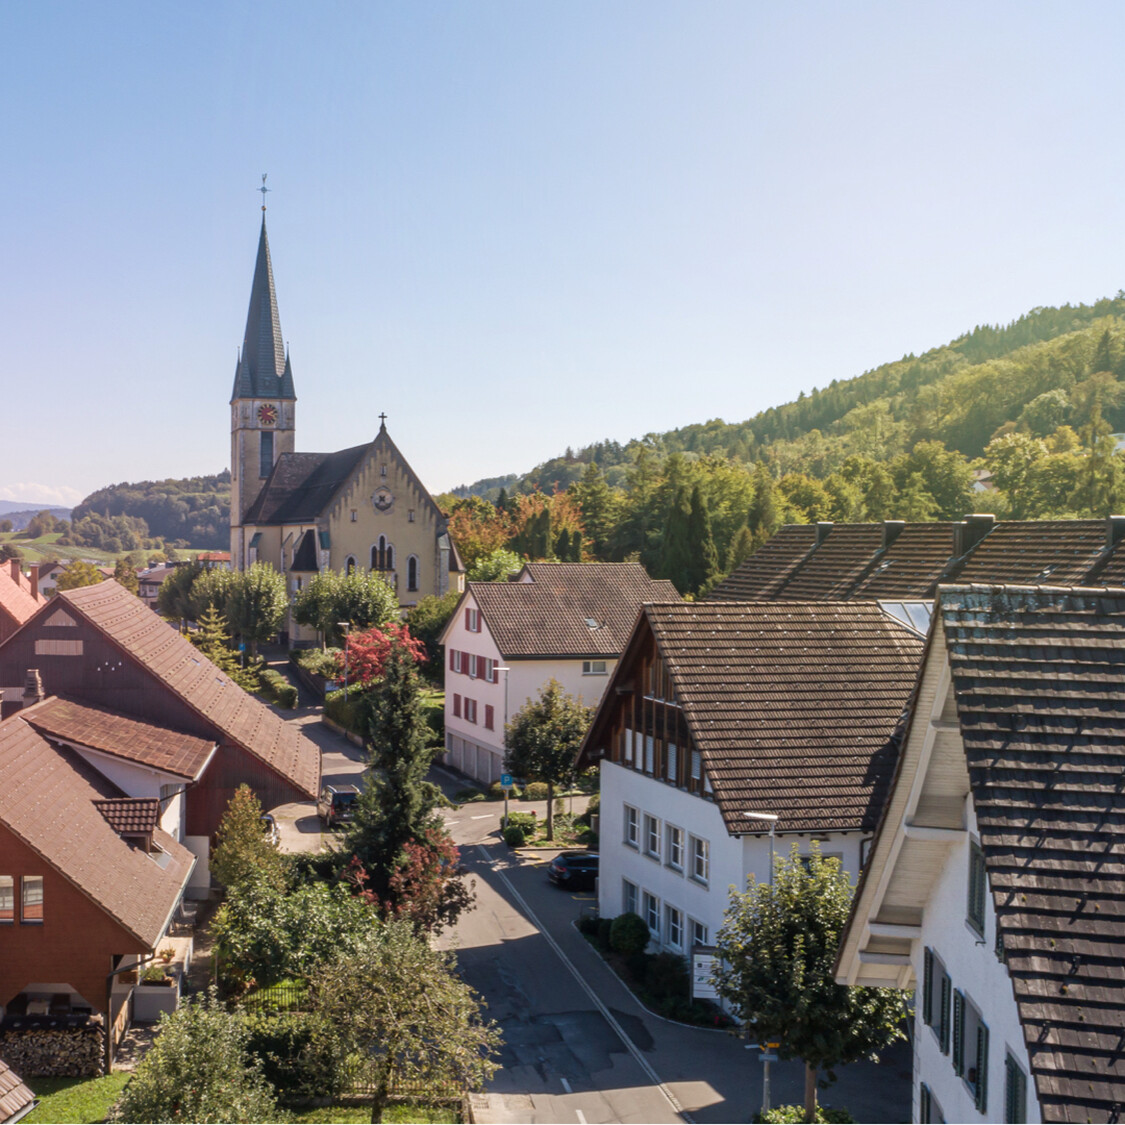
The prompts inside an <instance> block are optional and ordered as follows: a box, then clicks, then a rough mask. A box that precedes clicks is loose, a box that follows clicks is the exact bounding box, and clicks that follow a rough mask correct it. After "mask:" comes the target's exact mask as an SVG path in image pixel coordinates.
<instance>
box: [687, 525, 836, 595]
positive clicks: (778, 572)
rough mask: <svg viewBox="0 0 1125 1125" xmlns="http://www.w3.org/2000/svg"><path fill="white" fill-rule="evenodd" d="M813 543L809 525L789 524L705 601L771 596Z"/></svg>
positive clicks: (813, 536) (731, 574)
mask: <svg viewBox="0 0 1125 1125" xmlns="http://www.w3.org/2000/svg"><path fill="white" fill-rule="evenodd" d="M815 542H816V528H815V527H814V526H813V525H812V524H809V523H791V524H787V525H786V526H785V527H783V528H781V529H780V530H779V531H778V532H777V534H776V535H774V536H773V537H772V538H771V539H769V540H768V541H767V542H766V543H763V544H762V546H761V547H760V548H759V549H758V550H757V551H755V552H754V553H753V554H752V555H751V556H750V557H749V558H748V559H746V560H745V562H743V563H742V564H741V566H738V567H736V568H735V569H734V570H733V571H732V572H731V573H730V574H728V575H727V577H726V578H724V579H723V581H722V582H720V583H719V585H718V586H716V587H715V589H714V590H713V591H712V592H711V593H710V595H709V597H711V598H715V599H718V600H719V601H735V602H743V601H749V600H750V599H752V598H768V597H769V596H770V595H771V594H773V593H775V592H776V591H777V590H778V589H779V588H780V587H781V586H782V585H783V584H784V582H785V580H786V579H787V578H788V577H789V576H790V574H792V572H793V571H794V570H795V569H796V568H797V566H798V565H799V564H800V562H801V560H802V559H803V558H804V557H805V555H807V554H808V553H809V551H810V550H811V549H812V546H813V544H814V543H815Z"/></svg>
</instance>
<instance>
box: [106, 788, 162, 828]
mask: <svg viewBox="0 0 1125 1125" xmlns="http://www.w3.org/2000/svg"><path fill="white" fill-rule="evenodd" d="M94 807H95V808H96V809H97V810H98V812H100V813H101V814H102V816H103V817H105V820H106V823H107V824H108V825H109V826H110V828H112V829H113V830H114V832H116V833H117V834H118V835H119V836H135V835H137V834H138V833H143V834H144V835H149V834H150V833H152V832H154V831H156V829H157V827H158V826H159V823H160V802H159V801H158V800H157V799H156V798H155V797H110V798H107V799H106V800H104V801H95V802H94Z"/></svg>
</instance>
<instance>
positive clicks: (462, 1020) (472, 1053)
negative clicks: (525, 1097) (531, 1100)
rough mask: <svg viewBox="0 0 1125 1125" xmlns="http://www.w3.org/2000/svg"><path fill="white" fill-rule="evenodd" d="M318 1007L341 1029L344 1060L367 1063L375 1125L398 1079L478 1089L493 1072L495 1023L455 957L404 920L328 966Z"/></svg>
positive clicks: (319, 981)
mask: <svg viewBox="0 0 1125 1125" xmlns="http://www.w3.org/2000/svg"><path fill="white" fill-rule="evenodd" d="M314 1003H315V1007H316V1011H317V1013H318V1014H319V1015H320V1016H322V1017H323V1018H324V1021H325V1024H326V1025H327V1026H329V1027H332V1028H335V1030H336V1035H337V1043H338V1048H337V1049H338V1052H339V1056H340V1057H341V1058H344V1057H348V1056H355V1055H360V1056H362V1057H364V1058H366V1059H367V1060H368V1065H369V1068H370V1075H371V1078H372V1080H373V1085H374V1099H373V1102H372V1106H371V1120H372V1121H376V1122H379V1121H382V1120H383V1111H384V1109H385V1107H386V1104H387V1099H388V1097H389V1095H390V1092H391V1084H392V1082H393V1081H394V1080H395V1079H398V1080H399V1081H401V1082H402V1083H403V1084H426V1085H439V1084H448V1085H450V1086H453V1087H454V1088H457V1089H469V1090H476V1089H480V1088H481V1087H482V1086H483V1085H484V1083H485V1082H486V1081H487V1080H488V1079H489V1078H490V1077H491V1076H492V1075H493V1073H494V1072H495V1071H496V1063H494V1062H493V1061H492V1060H493V1056H494V1055H495V1054H496V1051H497V1049H498V1047H499V1046H500V1041H501V1040H500V1032H499V1030H498V1029H497V1027H496V1025H495V1023H493V1022H492V1021H491V1020H486V1019H485V1018H484V1016H483V1014H482V1004H481V1001H480V999H479V998H478V996H477V994H476V993H475V992H474V991H473V989H472V988H470V987H469V986H468V985H467V984H465V982H464V981H462V980H461V978H460V977H459V976H458V975H457V970H456V962H455V960H454V958H453V955H452V954H451V953H444V952H440V951H438V950H436V949H433V948H431V946H430V944H429V942H428V941H427V940H426V939H425V937H423V936H421V935H419V934H417V933H416V932H415V930H414V928H413V927H412V926H411V925H409V924H408V923H407V922H387V923H385V924H384V925H382V926H380V927H379V928H378V929H377V930H376V931H375V932H373V933H372V935H371V937H370V939H369V940H368V942H367V943H366V945H365V947H364V948H363V949H362V950H361V951H360V952H359V953H358V954H357V955H354V956H345V957H341V958H338V959H337V960H335V961H333V962H331V963H330V964H328V965H326V966H325V967H324V968H323V969H322V970H321V972H320V973H319V974H318V976H317V978H316V980H315V981H314Z"/></svg>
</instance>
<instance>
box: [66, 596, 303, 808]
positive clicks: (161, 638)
mask: <svg viewBox="0 0 1125 1125" xmlns="http://www.w3.org/2000/svg"><path fill="white" fill-rule="evenodd" d="M53 600H55V601H59V602H65V603H66V604H67V605H69V606H70V607H71V608H72V609H74V610H75V611H77V612H78V613H79V614H80V615H81V616H82V617H83V618H85V619H86V620H87V621H88V622H90V624H91V625H93V626H94V627H95V628H97V629H99V630H101V631H102V632H103V633H104V634H105V635H106V636H107V637H109V639H110V640H112V641H113V642H114V643H115V644H116V645H118V647H120V648H121V649H122V650H123V651H124V652H126V653H128V654H129V656H131V657H132V658H133V659H134V660H135V661H136V662H137V664H138V665H140V666H141V667H143V668H146V669H147V670H148V671H149V672H150V673H151V674H152V675H154V676H156V677H158V678H159V679H160V681H161V683H163V684H164V685H165V686H166V687H167V688H168V689H169V690H171V691H172V692H174V693H175V694H176V695H177V696H179V698H180V699H181V700H183V702H184V703H186V704H187V705H188V706H189V707H191V708H192V710H194V711H195V712H196V713H197V714H198V715H200V716H202V717H203V718H205V719H206V720H207V721H208V722H209V723H210V724H211V725H212V726H214V727H215V728H217V729H218V730H219V731H220V732H221V733H222V734H223V735H224V736H225V738H227V739H229V740H230V741H231V742H233V743H235V744H237V745H238V746H241V747H242V748H243V749H244V750H246V751H247V752H248V753H250V754H252V755H253V756H254V757H256V758H258V759H260V760H261V761H263V762H265V763H266V764H267V765H269V766H270V767H271V768H272V769H274V770H276V771H277V772H278V773H279V774H281V775H282V776H283V777H286V778H288V779H289V781H290V782H292V783H293V785H295V786H296V787H297V788H298V789H299V790H301V792H303V793H304V794H306V796H308V797H310V798H314V797H316V795H317V790H318V788H319V784H320V751H319V749H318V748H317V747H316V745H315V744H314V743H313V742H311V741H310V740H309V739H308V738H306V737H305V736H304V734H303V733H302V732H301V730H300V728H299V727H298V726H296V724H294V723H287V722H286V721H285V720H284V719H283V718H282V717H281V716H280V715H278V714H277V713H276V712H275V711H271V710H270V708H269V707H267V706H266V705H265V704H264V703H262V702H261V701H260V700H258V699H255V698H254V696H252V695H250V694H249V693H248V692H245V691H243V690H242V688H240V687H239V686H238V685H237V684H236V683H235V682H234V681H233V680H232V679H231V678H230V677H229V676H228V675H226V673H225V672H222V671H221V670H220V669H218V668H216V667H215V665H214V664H212V663H211V662H210V661H209V660H208V659H207V658H206V657H205V656H204V655H203V654H202V653H201V652H200V651H199V650H198V649H197V648H196V647H195V646H194V645H193V644H192V643H191V642H190V641H189V640H188V639H187V638H186V637H184V636H182V635H181V634H180V633H179V632H177V630H175V629H173V628H172V626H171V625H169V624H167V622H165V621H162V620H161V619H160V618H159V617H158V616H157V615H156V614H155V613H153V612H152V610H151V609H149V608H148V607H147V606H146V605H145V604H144V602H142V601H141V600H140V599H139V598H137V597H134V596H133V595H132V594H130V593H129V591H128V590H126V589H125V588H124V587H123V586H120V585H118V583H116V582H114V581H112V580H110V581H107V582H101V583H99V584H98V585H96V586H82V587H80V588H79V589H76V590H64V591H61V592H60V593H59V594H58V595H57V597H56V598H55V599H53Z"/></svg>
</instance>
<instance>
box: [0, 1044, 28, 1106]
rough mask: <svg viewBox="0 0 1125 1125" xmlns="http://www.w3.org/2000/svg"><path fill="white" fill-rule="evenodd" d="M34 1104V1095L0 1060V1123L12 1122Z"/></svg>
mask: <svg viewBox="0 0 1125 1125" xmlns="http://www.w3.org/2000/svg"><path fill="white" fill-rule="evenodd" d="M34 1104H35V1095H34V1094H33V1093H32V1092H31V1091H30V1090H29V1089H28V1088H27V1086H25V1085H24V1083H23V1081H22V1080H21V1079H20V1076H19V1075H18V1074H16V1072H15V1071H14V1070H12V1068H11V1067H10V1066H9V1065H8V1064H7V1063H6V1062H5V1061H4V1060H3V1059H0V1121H14V1120H15V1119H16V1118H17V1117H22V1116H23V1115H24V1114H25V1113H27V1111H28V1109H29V1108H30V1107H31V1106H32V1105H34Z"/></svg>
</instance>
